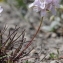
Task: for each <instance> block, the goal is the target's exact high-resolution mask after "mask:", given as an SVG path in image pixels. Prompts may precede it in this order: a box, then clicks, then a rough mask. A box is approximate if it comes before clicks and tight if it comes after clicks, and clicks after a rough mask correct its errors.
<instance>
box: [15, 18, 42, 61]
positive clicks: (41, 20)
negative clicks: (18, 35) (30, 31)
mask: <svg viewBox="0 0 63 63" xmlns="http://www.w3.org/2000/svg"><path fill="white" fill-rule="evenodd" d="M42 21H43V17H42V18H41V20H40V25H39V27H38V29H37V31H36V33H35V34H34V36H33V37H32V39H31V40H30V41H29V43H28V44H27V45H26V47H25V48H24V49H23V50H22V51H21V53H20V54H19V55H18V56H17V57H16V58H14V61H15V60H17V59H19V57H20V56H21V55H22V53H23V52H24V51H25V50H26V49H27V48H28V47H29V46H30V45H31V43H32V42H33V40H34V38H35V37H36V36H37V34H38V32H39V31H40V27H41V25H42Z"/></svg>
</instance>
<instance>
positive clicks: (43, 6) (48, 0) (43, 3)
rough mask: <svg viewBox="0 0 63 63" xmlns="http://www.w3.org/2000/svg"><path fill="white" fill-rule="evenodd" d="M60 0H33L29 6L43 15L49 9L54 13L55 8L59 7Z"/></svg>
mask: <svg viewBox="0 0 63 63" xmlns="http://www.w3.org/2000/svg"><path fill="white" fill-rule="evenodd" d="M59 3H60V0H35V1H34V2H33V3H32V4H30V5H29V8H33V10H34V11H36V12H40V14H41V16H42V17H43V16H45V15H46V14H47V11H51V13H52V14H54V15H56V8H59Z"/></svg>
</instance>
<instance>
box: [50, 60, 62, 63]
mask: <svg viewBox="0 0 63 63" xmlns="http://www.w3.org/2000/svg"><path fill="white" fill-rule="evenodd" d="M50 63H61V62H59V61H58V60H53V61H51V62H50Z"/></svg>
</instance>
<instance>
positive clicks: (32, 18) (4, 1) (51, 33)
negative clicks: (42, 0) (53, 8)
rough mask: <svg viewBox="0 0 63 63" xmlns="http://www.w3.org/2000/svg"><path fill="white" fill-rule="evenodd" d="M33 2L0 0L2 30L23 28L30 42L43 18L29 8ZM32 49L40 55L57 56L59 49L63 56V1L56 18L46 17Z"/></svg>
mask: <svg viewBox="0 0 63 63" xmlns="http://www.w3.org/2000/svg"><path fill="white" fill-rule="evenodd" d="M33 1H34V0H0V6H2V8H3V12H2V13H1V16H0V29H1V28H2V27H4V26H5V25H6V27H7V28H8V29H9V30H13V29H14V28H15V26H16V25H17V26H18V27H21V28H20V29H21V30H23V29H25V30H26V34H25V38H26V41H29V40H30V39H31V38H32V37H33V34H34V33H35V32H36V30H37V28H38V26H39V22H40V18H41V17H40V14H39V13H36V12H34V11H33V10H32V9H29V8H28V6H29V4H30V3H32V2H33ZM19 33H20V31H19ZM31 48H34V50H36V52H37V53H38V54H39V55H41V54H43V55H45V54H47V55H48V54H50V53H55V54H56V53H57V49H59V55H60V56H62V55H63V0H61V3H60V8H59V9H57V14H56V16H54V15H52V14H51V13H49V14H48V15H47V17H44V20H43V24H42V27H41V29H40V32H39V33H38V35H37V36H36V38H35V39H34V41H33V43H32V45H31V46H30V48H29V49H31ZM29 49H28V50H29ZM28 50H27V51H28ZM33 54H34V53H33ZM45 62H46V61H45ZM36 63H37V62H36Z"/></svg>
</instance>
